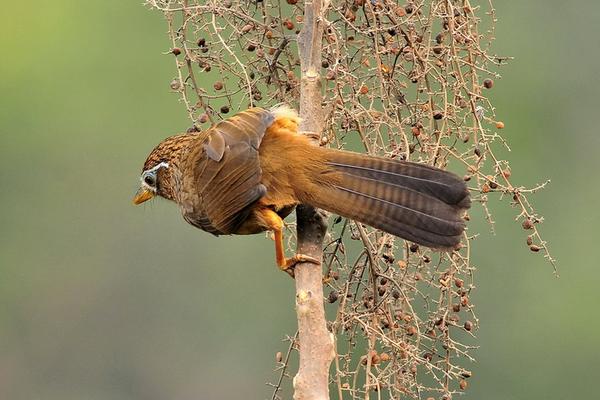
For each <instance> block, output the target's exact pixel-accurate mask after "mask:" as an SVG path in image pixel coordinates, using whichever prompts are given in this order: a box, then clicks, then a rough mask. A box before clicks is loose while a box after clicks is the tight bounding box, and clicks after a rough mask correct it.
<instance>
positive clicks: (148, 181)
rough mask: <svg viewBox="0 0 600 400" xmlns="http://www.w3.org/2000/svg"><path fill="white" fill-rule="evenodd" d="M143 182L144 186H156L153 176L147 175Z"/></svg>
mask: <svg viewBox="0 0 600 400" xmlns="http://www.w3.org/2000/svg"><path fill="white" fill-rule="evenodd" d="M144 182H145V183H146V185H149V186H154V185H155V184H156V178H155V177H154V175H151V174H148V175H146V176H145V177H144Z"/></svg>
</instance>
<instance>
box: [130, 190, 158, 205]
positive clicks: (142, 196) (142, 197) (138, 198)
mask: <svg viewBox="0 0 600 400" xmlns="http://www.w3.org/2000/svg"><path fill="white" fill-rule="evenodd" d="M153 197H154V193H153V192H152V191H151V190H148V189H146V188H143V187H141V188H140V189H139V190H138V192H137V193H136V194H135V197H134V198H133V204H135V205H136V206H137V205H138V204H142V203H143V202H145V201H148V200H150V199H151V198H153Z"/></svg>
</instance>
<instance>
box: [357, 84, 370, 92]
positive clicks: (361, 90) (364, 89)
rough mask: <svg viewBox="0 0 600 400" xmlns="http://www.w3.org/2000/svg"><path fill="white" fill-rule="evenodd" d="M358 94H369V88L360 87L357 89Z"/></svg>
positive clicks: (365, 86)
mask: <svg viewBox="0 0 600 400" xmlns="http://www.w3.org/2000/svg"><path fill="white" fill-rule="evenodd" d="M359 93H360V94H367V93H369V87H368V86H367V85H362V86H361V87H360V89H359Z"/></svg>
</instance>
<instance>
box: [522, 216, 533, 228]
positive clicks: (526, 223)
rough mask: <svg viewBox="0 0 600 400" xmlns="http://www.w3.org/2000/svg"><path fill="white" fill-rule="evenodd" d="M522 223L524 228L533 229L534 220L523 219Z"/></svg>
mask: <svg viewBox="0 0 600 400" xmlns="http://www.w3.org/2000/svg"><path fill="white" fill-rule="evenodd" d="M521 225H522V226H523V229H533V222H532V221H531V220H530V219H529V218H527V219H526V220H525V221H523V223H522V224H521Z"/></svg>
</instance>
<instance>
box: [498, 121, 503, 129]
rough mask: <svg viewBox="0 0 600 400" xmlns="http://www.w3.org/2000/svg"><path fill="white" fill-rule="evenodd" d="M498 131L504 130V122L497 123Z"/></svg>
mask: <svg viewBox="0 0 600 400" xmlns="http://www.w3.org/2000/svg"><path fill="white" fill-rule="evenodd" d="M496 129H504V122H502V121H498V122H496Z"/></svg>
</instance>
